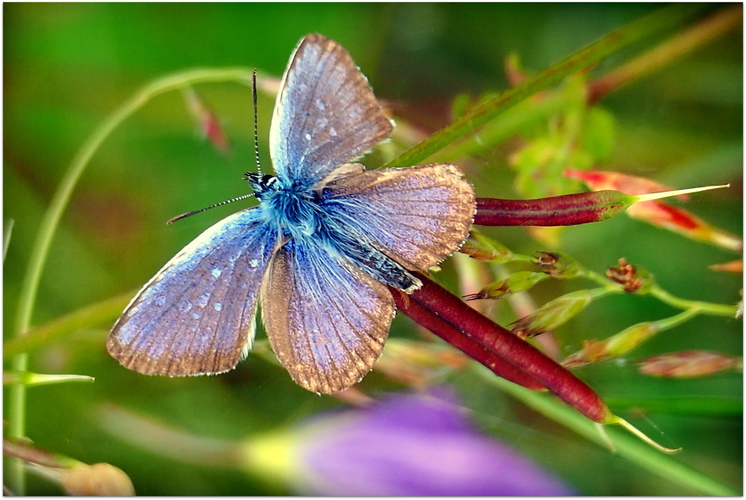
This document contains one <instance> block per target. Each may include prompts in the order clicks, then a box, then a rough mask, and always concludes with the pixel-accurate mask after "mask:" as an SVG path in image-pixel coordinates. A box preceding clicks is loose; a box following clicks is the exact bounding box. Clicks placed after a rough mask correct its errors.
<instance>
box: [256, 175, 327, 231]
mask: <svg viewBox="0 0 746 500" xmlns="http://www.w3.org/2000/svg"><path fill="white" fill-rule="evenodd" d="M247 178H248V180H249V182H250V183H251V186H252V188H253V189H254V194H255V195H256V197H257V198H259V200H260V201H261V204H260V210H261V211H262V214H263V218H264V220H265V221H267V223H269V224H270V225H273V226H275V227H276V228H277V229H279V230H280V231H282V232H283V233H284V234H285V235H287V236H291V237H293V238H309V237H312V236H313V235H317V233H318V232H319V231H321V228H322V226H323V216H324V214H323V212H322V210H321V209H320V207H319V205H318V200H317V199H316V198H317V197H316V196H315V195H314V192H313V191H310V190H308V189H307V188H302V187H297V186H285V185H284V184H283V183H282V182H281V181H280V180H279V179H278V178H277V177H274V176H271V175H264V176H261V177H260V176H259V175H258V174H249V175H247Z"/></svg>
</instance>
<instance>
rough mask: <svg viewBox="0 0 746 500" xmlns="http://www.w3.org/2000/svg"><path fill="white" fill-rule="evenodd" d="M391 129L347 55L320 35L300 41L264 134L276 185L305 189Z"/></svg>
mask: <svg viewBox="0 0 746 500" xmlns="http://www.w3.org/2000/svg"><path fill="white" fill-rule="evenodd" d="M392 129H393V125H392V124H391V122H390V121H389V120H388V119H387V118H386V117H385V116H384V114H383V112H382V110H381V107H380V106H379V105H378V102H377V101H376V98H375V96H374V95H373V91H372V90H371V88H370V86H369V85H368V81H367V80H366V78H365V77H364V76H363V75H362V73H360V70H358V68H357V66H355V63H354V62H353V61H352V58H351V57H350V55H349V54H348V53H347V51H346V50H345V49H344V48H342V46H340V45H339V44H337V43H336V42H334V41H333V40H330V39H328V38H326V37H323V36H321V35H308V36H306V37H304V38H303V40H301V42H300V43H299V45H298V47H297V48H296V49H295V52H294V53H293V55H292V56H291V58H290V63H289V65H288V68H287V70H286V71H285V75H284V76H283V79H282V85H281V86H280V93H279V94H278V96H277V101H276V103H275V109H274V114H273V116H272V124H271V127H270V133H269V143H270V152H271V156H272V163H273V164H274V166H275V173H276V174H277V177H278V178H279V179H280V180H281V182H283V183H287V185H297V186H303V187H307V188H310V187H311V186H313V185H315V184H316V183H317V182H318V181H320V180H321V179H323V178H324V177H326V176H327V175H328V174H329V173H330V172H332V171H333V170H334V169H336V168H338V167H340V166H342V165H343V164H345V163H346V162H348V161H349V160H350V159H351V158H355V157H358V156H360V155H362V154H363V153H365V152H366V151H368V150H369V149H371V148H372V147H373V146H375V145H376V144H378V143H379V142H381V141H382V140H384V139H385V138H387V137H388V136H389V135H390V134H391V131H392Z"/></svg>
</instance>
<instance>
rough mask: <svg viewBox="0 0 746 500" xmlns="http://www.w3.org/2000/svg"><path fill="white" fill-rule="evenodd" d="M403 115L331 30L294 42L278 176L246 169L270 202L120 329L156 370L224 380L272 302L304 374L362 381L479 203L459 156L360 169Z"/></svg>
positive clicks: (329, 383)
mask: <svg viewBox="0 0 746 500" xmlns="http://www.w3.org/2000/svg"><path fill="white" fill-rule="evenodd" d="M392 130H393V124H392V122H391V121H390V120H389V119H388V118H387V117H386V116H385V114H384V113H383V110H382V109H381V107H380V105H379V104H378V102H377V101H376V98H375V96H374V95H373V91H372V90H371V88H370V86H369V84H368V81H367V79H366V78H365V76H363V74H362V73H361V72H360V70H359V69H358V68H357V66H355V63H354V62H353V60H352V58H351V57H350V55H349V53H348V52H347V51H346V50H345V49H344V48H343V47H342V46H340V45H339V44H338V43H336V42H334V41H333V40H330V39H329V38H326V37H324V36H322V35H319V34H311V35H307V36H305V37H304V38H303V39H302V40H301V41H300V43H299V44H298V46H297V47H296V49H295V51H294V53H293V55H292V56H291V58H290V62H289V63H288V67H287V69H286V70H285V74H284V76H283V79H282V83H281V86H280V92H279V94H278V96H277V100H276V103H275V108H274V112H273V115H272V122H271V126H270V135H269V145H270V156H271V159H272V163H273V165H274V169H275V175H274V176H271V175H261V174H258V173H251V174H246V177H247V179H248V181H249V183H250V185H251V187H252V189H253V192H254V195H255V196H256V198H258V200H259V205H258V206H255V207H252V208H248V209H245V210H242V211H240V212H237V213H235V214H233V215H231V216H228V217H226V218H225V219H223V220H221V221H220V222H218V223H216V224H215V225H213V226H212V227H210V228H209V229H207V230H206V231H204V232H203V233H202V234H201V235H200V236H198V237H197V238H196V239H195V240H194V241H192V242H191V243H190V244H189V245H187V246H186V247H185V248H184V249H183V250H181V251H180V252H179V253H178V254H177V255H176V256H175V257H173V258H172V259H171V260H170V261H169V262H168V263H166V265H165V266H164V267H163V268H162V269H161V270H160V271H158V273H156V275H155V276H154V277H153V278H152V279H151V280H150V281H148V282H147V283H146V284H145V286H144V287H143V288H142V289H141V290H140V291H139V292H138V294H137V295H136V296H135V297H134V299H132V301H131V302H130V304H129V305H128V306H127V307H126V309H125V310H124V312H123V313H122V316H121V317H120V318H119V319H118V320H117V322H116V323H115V325H114V327H113V328H112V331H111V333H110V335H109V337H108V339H107V343H106V347H107V350H108V351H109V353H110V354H111V355H112V356H113V357H114V358H116V359H117V360H118V361H119V362H120V363H121V364H122V365H123V366H125V367H126V368H129V369H131V370H135V371H137V372H140V373H143V374H148V375H153V374H157V375H167V376H187V375H200V374H215V373H221V372H225V371H227V370H230V369H232V368H234V367H235V366H236V365H237V364H238V362H239V361H241V360H242V359H244V358H245V357H246V356H247V355H248V353H249V351H250V350H251V346H252V343H253V341H254V334H255V316H256V311H257V305H258V303H261V306H260V307H261V315H262V319H263V322H264V327H265V330H266V333H267V337H268V339H269V342H270V344H271V346H272V349H273V350H274V352H275V354H276V355H277V357H278V358H279V360H280V362H281V363H282V365H283V367H284V368H285V369H287V371H288V372H289V373H290V375H291V377H292V378H293V379H294V380H295V382H296V383H298V384H299V385H301V386H302V387H304V388H306V389H308V390H310V391H313V392H317V393H333V392H336V391H341V390H344V389H347V388H349V387H350V386H352V385H353V384H355V383H357V382H358V381H359V380H360V379H361V378H362V377H363V376H364V375H365V374H366V373H367V372H369V371H370V370H371V369H372V367H373V365H374V363H375V362H376V360H377V359H378V357H379V356H380V355H381V352H382V350H383V346H384V342H385V340H386V337H387V336H388V331H389V327H390V325H391V321H392V319H393V317H394V315H395V306H394V300H393V297H392V290H391V289H395V290H394V292H395V293H401V292H397V290H400V291H402V292H404V293H412V292H413V291H415V290H416V289H418V288H419V287H420V286H421V285H422V283H421V281H420V280H419V279H418V278H417V277H416V276H415V275H414V274H413V271H420V272H424V271H426V270H427V269H428V268H430V267H432V266H433V265H435V264H437V263H438V262H440V261H441V260H443V259H444V258H446V257H448V256H449V255H451V254H452V253H453V252H454V251H456V250H457V249H458V248H459V246H460V245H461V244H462V243H463V241H464V240H465V238H466V236H467V234H468V232H469V228H470V226H471V223H472V220H473V217H474V213H475V210H476V201H475V197H474V190H473V187H472V185H471V184H470V183H469V182H468V181H467V180H466V179H465V178H464V176H463V174H462V173H461V171H460V170H459V169H458V168H457V167H455V166H453V165H450V164H445V163H436V164H429V165H420V166H415V167H408V168H385V169H378V170H366V169H365V167H364V166H363V165H362V164H360V163H350V162H352V161H354V159H356V158H358V157H360V156H362V155H363V154H364V153H365V152H366V151H368V150H370V149H371V148H372V147H373V146H375V145H376V144H378V143H380V142H381V141H383V140H384V139H386V138H388V137H389V135H390V134H391V132H392Z"/></svg>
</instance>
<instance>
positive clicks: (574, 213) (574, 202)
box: [474, 190, 635, 226]
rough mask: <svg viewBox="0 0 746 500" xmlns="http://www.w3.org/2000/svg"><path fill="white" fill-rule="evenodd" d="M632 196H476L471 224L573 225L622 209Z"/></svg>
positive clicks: (614, 193)
mask: <svg viewBox="0 0 746 500" xmlns="http://www.w3.org/2000/svg"><path fill="white" fill-rule="evenodd" d="M634 201H635V199H634V197H631V196H627V195H624V194H622V193H620V192H617V191H610V190H609V191H593V192H590V193H576V194H565V195H562V196H551V197H549V198H537V199H532V200H504V199H500V198H477V213H476V215H475V216H474V224H478V225H483V226H572V225H575V224H587V223H589V222H599V221H602V220H606V219H608V218H610V217H612V216H614V215H617V214H619V213H622V212H623V211H624V210H625V209H626V208H627V207H628V206H630V205H631V204H632V203H634Z"/></svg>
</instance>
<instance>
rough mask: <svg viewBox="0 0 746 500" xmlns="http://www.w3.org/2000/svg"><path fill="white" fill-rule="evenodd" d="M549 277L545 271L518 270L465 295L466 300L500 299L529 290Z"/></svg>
mask: <svg viewBox="0 0 746 500" xmlns="http://www.w3.org/2000/svg"><path fill="white" fill-rule="evenodd" d="M548 277H549V276H548V275H546V274H544V273H534V272H531V271H518V272H515V273H513V274H511V275H510V276H508V277H507V278H505V279H502V280H499V281H495V282H494V283H490V284H489V285H487V286H486V287H484V288H482V289H481V290H480V291H479V292H477V293H473V294H470V295H465V296H464V300H475V299H499V298H501V297H503V296H505V295H508V294H511V293H516V292H523V291H525V290H528V289H529V288H531V287H533V286H534V285H535V284H537V283H539V282H541V281H544V280H545V279H547V278H548Z"/></svg>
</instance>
